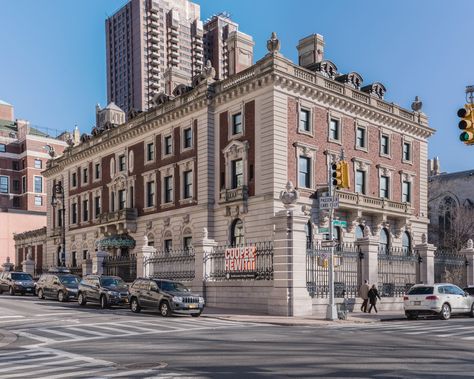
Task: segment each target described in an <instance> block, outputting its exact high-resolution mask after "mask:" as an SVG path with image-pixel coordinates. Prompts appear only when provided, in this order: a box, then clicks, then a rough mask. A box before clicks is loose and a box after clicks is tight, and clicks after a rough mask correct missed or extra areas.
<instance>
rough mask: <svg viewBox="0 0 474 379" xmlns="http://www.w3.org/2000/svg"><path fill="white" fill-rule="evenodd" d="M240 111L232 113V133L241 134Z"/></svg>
mask: <svg viewBox="0 0 474 379" xmlns="http://www.w3.org/2000/svg"><path fill="white" fill-rule="evenodd" d="M242 132H243V128H242V113H241V112H239V113H235V114H233V115H232V135H236V134H242Z"/></svg>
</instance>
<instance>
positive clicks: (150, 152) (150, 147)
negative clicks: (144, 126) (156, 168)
mask: <svg viewBox="0 0 474 379" xmlns="http://www.w3.org/2000/svg"><path fill="white" fill-rule="evenodd" d="M146 160H147V161H148V162H150V161H154V160H155V144H154V143H153V142H150V143H147V145H146Z"/></svg>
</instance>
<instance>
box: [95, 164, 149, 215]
mask: <svg viewBox="0 0 474 379" xmlns="http://www.w3.org/2000/svg"><path fill="white" fill-rule="evenodd" d="M142 175H144V174H142ZM135 179H136V178H135V176H126V175H125V174H123V173H122V174H121V175H118V176H117V177H115V178H114V179H112V181H111V182H110V183H108V184H107V187H108V189H109V212H111V211H110V210H111V209H112V208H114V212H117V211H118V210H119V209H118V201H119V199H118V190H121V189H124V190H125V208H130V205H131V204H130V196H128V194H129V193H130V187H135ZM112 193H114V194H115V196H113V197H112ZM101 200H102V195H101ZM112 200H114V201H115V204H114V206H113V207H112ZM101 205H102V206H103V202H101ZM144 210H145V208H144Z"/></svg>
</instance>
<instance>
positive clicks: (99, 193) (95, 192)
mask: <svg viewBox="0 0 474 379" xmlns="http://www.w3.org/2000/svg"><path fill="white" fill-rule="evenodd" d="M91 195H92V204H91V207H92V208H93V209H94V212H93V217H92V220H97V219H98V218H99V217H98V216H99V215H96V214H95V198H96V197H99V198H100V213H102V211H103V202H102V199H103V197H102V188H97V189H94V190H93V191H91Z"/></svg>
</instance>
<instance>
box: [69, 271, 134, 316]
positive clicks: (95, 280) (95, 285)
mask: <svg viewBox="0 0 474 379" xmlns="http://www.w3.org/2000/svg"><path fill="white" fill-rule="evenodd" d="M77 302H78V303H79V305H86V303H88V302H90V303H99V304H100V307H101V308H102V309H105V308H108V307H109V306H111V305H124V304H128V286H127V285H126V284H125V282H124V281H123V280H122V278H119V277H118V276H105V275H88V276H86V277H84V278H83V279H82V280H81V282H80V283H79V288H78V293H77Z"/></svg>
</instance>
